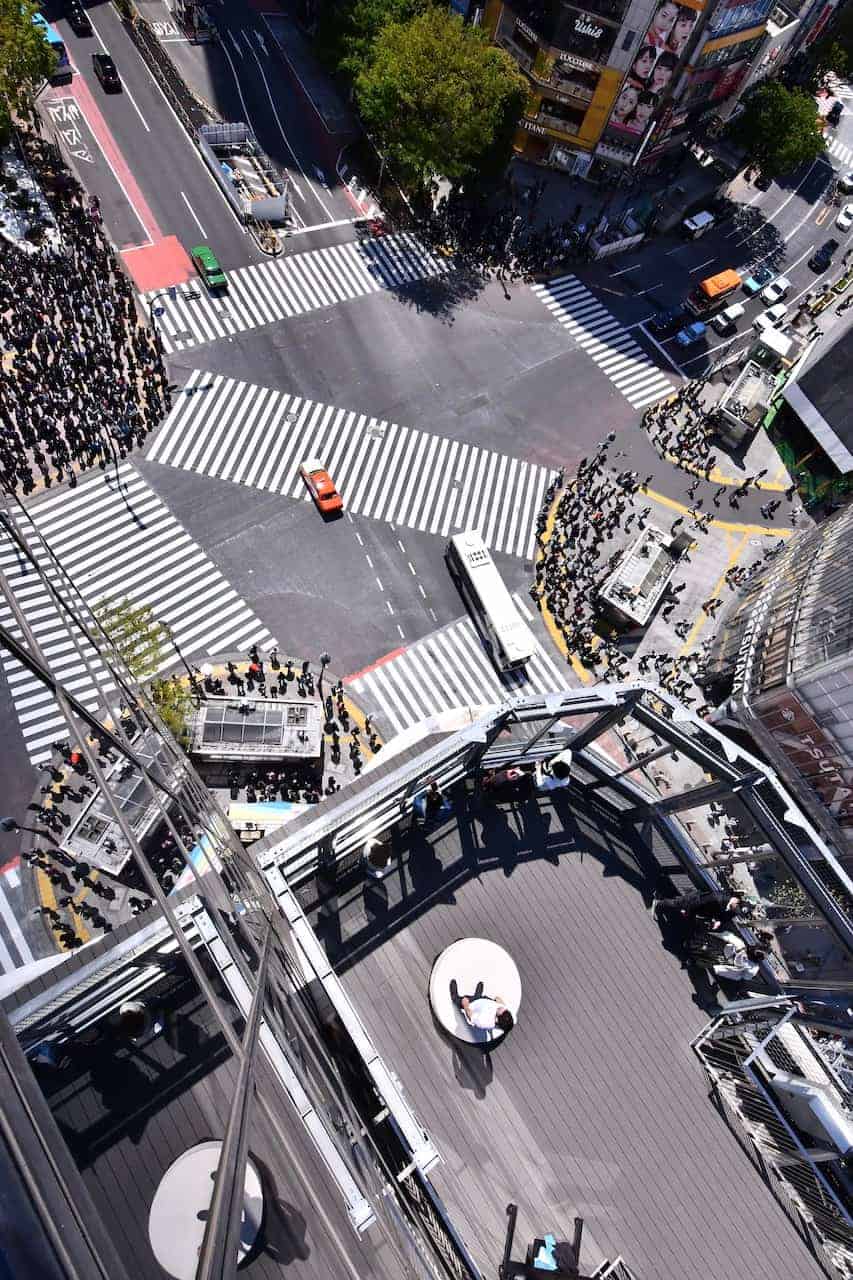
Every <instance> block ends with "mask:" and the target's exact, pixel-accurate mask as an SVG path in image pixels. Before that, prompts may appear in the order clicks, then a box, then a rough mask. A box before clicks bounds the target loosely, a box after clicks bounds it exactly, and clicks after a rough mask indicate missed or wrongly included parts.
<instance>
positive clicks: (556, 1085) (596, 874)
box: [314, 797, 821, 1280]
mask: <svg viewBox="0 0 853 1280" xmlns="http://www.w3.org/2000/svg"><path fill="white" fill-rule="evenodd" d="M658 858H661V859H662V860H663V861H664V862H667V863H669V862H671V861H672V858H671V855H670V856H667V852H666V848H665V846H663V844H662V843H661V846H660V847H655V848H649V846H648V845H647V844H646V843H645V842H644V840H643V839H642V835H641V832H640V831H639V829H638V828H637V826H636V825H635V824H634V823H632V822H629V821H626V822H619V821H614V819H613V817H612V815H611V814H609V813H608V812H607V811H606V810H605V809H604V808H603V807H601V806H598V805H596V803H595V802H594V801H592V802H591V803H583V802H579V801H578V799H577V797H574V798H573V799H572V802H571V804H569V803H568V802H563V801H560V800H558V801H557V802H556V803H555V804H554V805H553V806H550V805H548V806H544V805H543V806H542V807H541V808H540V806H539V803H538V802H537V801H535V800H534V801H530V802H529V803H525V804H521V805H518V806H515V805H512V806H509V807H491V806H489V807H488V808H486V809H485V811H483V812H481V813H480V814H477V815H476V816H475V815H473V814H472V815H471V817H470V818H463V819H461V820H460V822H459V824H458V825H457V824H456V823H452V824H450V825H449V826H448V827H447V828H446V829H445V830H443V831H442V833H441V834H440V836H439V837H438V838H436V839H435V840H431V841H427V840H426V839H423V838H420V839H419V840H416V841H415V842H414V843H413V844H412V847H411V849H410V851H409V853H408V857H407V859H406V860H405V861H404V862H403V864H402V865H401V866H400V869H399V872H397V873H395V874H394V875H392V876H390V877H389V878H388V879H386V880H384V881H382V882H381V883H379V884H367V885H362V884H358V885H357V886H356V887H355V888H354V889H353V891H352V893H351V894H349V895H341V897H340V898H339V899H338V901H337V903H336V904H335V905H334V909H333V908H331V907H330V906H329V904H325V905H324V906H323V907H321V908H320V909H319V910H318V911H317V912H316V913H315V915H314V919H315V922H316V927H317V930H318V932H319V934H320V936H321V938H322V939H323V941H324V943H325V945H326V948H327V950H328V951H329V954H330V957H331V958H332V959H333V961H334V963H335V966H336V969H337V970H338V972H339V973H341V974H342V976H343V982H344V986H345V988H346V991H347V992H348V994H349V995H350V997H351V998H352V1000H353V1002H354V1004H355V1006H356V1008H357V1009H358V1010H359V1012H360V1014H361V1016H362V1018H363V1019H364V1022H365V1024H366V1027H367V1029H368V1032H369V1033H370V1034H371V1035H372V1037H373V1039H374V1042H375V1044H376V1046H377V1048H378V1049H379V1052H380V1053H381V1054H382V1055H383V1057H384V1058H385V1060H386V1061H387V1062H389V1063H390V1064H391V1065H392V1066H393V1068H394V1070H395V1072H396V1073H397V1075H398V1076H399V1080H400V1083H401V1085H402V1087H403V1090H404V1092H405V1094H406V1095H407V1097H408V1098H409V1100H410V1101H411V1103H412V1106H413V1108H414V1110H415V1113H416V1114H417V1116H418V1118H419V1119H420V1120H421V1121H422V1122H423V1124H424V1125H425V1127H426V1128H427V1130H428V1132H429V1133H430V1136H431V1137H432V1139H433V1141H434V1142H435V1145H436V1147H437V1149H438V1151H439V1153H440V1155H441V1157H442V1160H441V1163H440V1164H438V1165H436V1166H435V1167H434V1168H433V1169H432V1170H431V1173H430V1178H431V1180H432V1183H433V1186H434V1187H435V1189H436V1191H437V1193H438V1195H439V1196H440V1197H441V1199H442V1201H443V1203H444V1204H445V1206H446V1208H447V1209H448V1211H449V1214H450V1217H451V1219H452V1220H453V1221H454V1222H455V1223H456V1224H457V1226H458V1228H459V1230H460V1232H461V1234H462V1236H463V1239H464V1240H465V1242H466V1244H467V1245H468V1247H469V1248H470V1251H471V1254H472V1256H473V1258H474V1261H475V1262H476V1263H477V1264H478V1265H479V1266H480V1267H481V1268H482V1270H483V1274H484V1275H486V1276H494V1275H496V1274H497V1267H498V1264H499V1262H500V1259H501V1256H502V1249H503V1240H504V1232H505V1226H506V1205H507V1204H508V1203H509V1202H510V1201H512V1202H515V1203H517V1204H518V1205H519V1219H518V1231H517V1237H516V1238H517V1240H519V1241H523V1242H524V1243H525V1244H526V1243H527V1242H528V1241H529V1240H532V1239H533V1238H534V1236H542V1235H543V1234H544V1233H545V1232H546V1231H552V1232H554V1233H555V1234H556V1236H557V1238H558V1239H570V1238H571V1235H572V1226H573V1220H574V1217H575V1215H580V1216H581V1217H583V1219H584V1223H585V1235H584V1246H583V1251H582V1255H581V1256H582V1262H583V1265H584V1267H587V1268H589V1270H590V1271H591V1270H592V1269H593V1267H594V1266H597V1265H598V1264H599V1263H600V1261H601V1260H602V1258H603V1257H607V1258H610V1259H612V1258H614V1257H616V1256H619V1255H621V1256H622V1257H623V1258H624V1260H625V1262H626V1263H627V1264H628V1266H629V1267H630V1268H631V1270H632V1273H634V1274H636V1275H637V1276H640V1277H649V1280H650V1278H651V1277H654V1278H655V1280H694V1278H695V1280H708V1276H709V1275H710V1274H713V1275H715V1276H719V1277H721V1280H722V1278H725V1280H735V1277H739V1276H742V1275H756V1276H761V1277H762V1280H776V1277H778V1278H779V1280H790V1278H791V1277H792V1276H794V1275H796V1276H797V1280H817V1277H818V1276H819V1275H821V1271H820V1268H819V1267H818V1266H817V1264H816V1263H815V1261H814V1259H813V1258H812V1257H811V1255H810V1253H809V1251H808V1249H807V1248H806V1247H805V1245H804V1244H803V1242H802V1240H801V1239H800V1237H799V1236H798V1235H797V1232H796V1231H795V1229H794V1227H793V1226H792V1225H791V1223H790V1222H789V1220H788V1219H787V1218H786V1217H785V1215H784V1213H783V1212H782V1210H781V1209H780V1208H779V1206H778V1205H777V1203H776V1202H775V1201H774V1199H773V1198H772V1196H771V1195H770V1194H769V1193H768V1191H767V1188H766V1186H765V1185H764V1183H763V1181H762V1179H761V1177H760V1175H759V1174H758V1172H757V1171H756V1169H755V1168H753V1166H752V1165H751V1164H750V1162H749V1160H748V1159H747V1157H746V1155H745V1154H744V1153H743V1151H742V1150H741V1148H740V1147H739V1146H738V1143H737V1141H736V1140H735V1138H734V1136H733V1135H732V1133H731V1132H730V1131H729V1130H728V1129H727V1127H726V1125H725V1124H724V1123H723V1122H722V1120H721V1117H720V1115H719V1113H718V1112H717V1110H716V1109H715V1107H714V1105H713V1103H712V1102H711V1101H710V1099H709V1097H708V1090H707V1085H706V1082H705V1079H704V1077H703V1074H702V1071H701V1069H700V1067H699V1063H698V1062H697V1060H696V1058H695V1057H694V1055H693V1053H692V1052H691V1048H690V1043H691V1040H692V1039H693V1038H694V1037H695V1036H697V1035H698V1033H699V1031H700V1029H701V1028H702V1026H703V1024H704V1023H705V1022H706V1021H707V1015H704V1014H703V1012H702V1009H701V1008H700V1007H699V1004H698V1003H697V995H696V991H695V989H694V987H693V985H692V983H691V981H690V979H689V977H688V975H687V973H686V972H684V971H683V967H682V965H681V963H680V962H679V960H678V959H677V958H676V956H674V955H672V954H670V953H669V952H668V951H667V950H665V949H664V947H663V945H662V942H661V934H660V930H659V928H658V926H657V925H656V923H655V921H654V920H653V918H652V917H651V915H650V911H649V907H650V894H651V887H652V886H653V885H654V884H655V883H656V882H657V879H658V875H659V871H658V863H657V860H658ZM468 936H472V937H488V938H491V939H494V940H495V941H497V942H498V943H499V944H500V945H502V946H503V947H505V948H506V949H507V950H508V951H509V952H510V954H511V955H512V956H513V958H514V959H515V961H516V963H517V965H518V968H519V970H520V974H521V982H522V1003H521V1009H520V1014H519V1019H518V1023H517V1026H516V1027H515V1029H514V1030H513V1032H512V1034H511V1036H510V1037H509V1039H508V1041H507V1042H506V1043H505V1044H503V1045H501V1046H499V1047H498V1048H497V1049H496V1050H495V1051H494V1052H493V1053H492V1054H491V1055H489V1056H485V1057H484V1056H483V1055H482V1054H481V1053H480V1052H479V1051H478V1050H476V1049H470V1050H469V1049H466V1048H465V1047H462V1046H459V1047H457V1046H455V1045H451V1044H449V1043H448V1042H447V1041H446V1040H445V1039H443V1038H442V1037H441V1036H440V1035H439V1033H438V1031H437V1030H436V1028H435V1027H434V1026H433V1024H432V1021H431V1019H430V1014H429V1009H428V1005H427V994H426V993H427V984H428V981H429V976H430V969H431V966H432V963H433V961H434V959H435V957H436V955H437V954H438V953H439V952H440V951H441V950H442V949H443V948H444V947H445V946H447V945H448V944H449V943H451V942H453V941H454V940H456V939H458V938H460V937H468ZM516 1253H519V1254H520V1253H523V1249H519V1248H517V1249H516ZM586 1273H587V1272H586V1271H585V1272H584V1274H586Z"/></svg>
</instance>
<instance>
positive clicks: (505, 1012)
mask: <svg viewBox="0 0 853 1280" xmlns="http://www.w3.org/2000/svg"><path fill="white" fill-rule="evenodd" d="M484 990H485V983H483V982H478V983H477V986H476V988H475V989H474V994H473V996H460V994H459V986H458V984H457V982H456V980H455V979H453V980H452V981H451V983H450V998H451V1000H452V1001H453V1003H454V1004H455V1005H456V1007H457V1009H461V1010H462V1016H463V1017H464V1018H465V1021H466V1022H467V1023H468V1025H469V1027H476V1028H477V1029H478V1030H480V1031H494V1030H498V1031H503V1032H504V1034H506V1032H508V1031H512V1028H513V1027H514V1026H515V1019H514V1018H513V1016H512V1013H511V1012H510V1010H509V1009H508V1008H507V1007H506V1004H505V1003H504V1001H503V999H502V997H501V996H494V997H492V996H486V995H483V992H484Z"/></svg>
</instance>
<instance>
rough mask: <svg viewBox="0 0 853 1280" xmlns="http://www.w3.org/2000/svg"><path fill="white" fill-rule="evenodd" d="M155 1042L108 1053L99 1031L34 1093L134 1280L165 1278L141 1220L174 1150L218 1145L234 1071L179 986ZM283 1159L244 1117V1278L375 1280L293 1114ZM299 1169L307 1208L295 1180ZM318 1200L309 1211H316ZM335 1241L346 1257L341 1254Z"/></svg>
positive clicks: (379, 1258) (381, 1264)
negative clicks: (254, 1234) (250, 1199)
mask: <svg viewBox="0 0 853 1280" xmlns="http://www.w3.org/2000/svg"><path fill="white" fill-rule="evenodd" d="M168 1008H169V1011H170V1017H169V1023H170V1028H169V1032H168V1034H167V1035H158V1036H154V1037H152V1038H151V1039H150V1040H149V1041H148V1042H147V1043H145V1044H143V1045H141V1046H140V1047H139V1048H128V1047H126V1046H121V1047H119V1048H117V1046H116V1044H115V1042H114V1041H112V1040H111V1039H110V1037H109V1036H108V1035H102V1036H100V1037H99V1038H98V1040H97V1041H96V1042H95V1043H93V1044H92V1045H91V1046H82V1045H81V1046H77V1047H76V1048H75V1051H74V1062H73V1064H72V1065H71V1067H69V1068H68V1069H66V1070H63V1071H62V1072H60V1073H51V1074H46V1073H44V1074H43V1075H42V1077H41V1082H42V1087H43V1090H44V1092H45V1095H46V1096H47V1098H48V1101H49V1103H50V1106H51V1110H52V1112H53V1115H54V1117H55V1118H56V1120H57V1122H58V1124H59V1126H60V1128H61V1130H62V1132H63V1135H64V1137H65V1139H66V1141H67V1143H68V1145H69V1147H70V1149H71V1152H72V1154H73V1156H74V1157H75V1160H76V1162H77V1165H78V1167H79V1168H80V1169H81V1170H82V1173H83V1178H84V1181H85V1182H86V1185H87V1187H88V1190H89V1192H90V1194H91V1195H92V1198H93V1200H94V1202H95V1205H96V1207H97V1208H98V1209H99V1210H100V1212H101V1214H102V1216H103V1218H104V1221H105V1223H106V1225H107V1227H108V1229H109V1230H110V1231H111V1232H112V1235H113V1239H114V1243H115V1245H116V1248H117V1249H118V1251H119V1254H120V1255H121V1256H122V1257H123V1259H124V1260H125V1263H126V1265H127V1269H128V1274H129V1275H131V1276H133V1277H134V1280H165V1276H166V1272H164V1271H163V1270H162V1269H161V1268H160V1266H159V1264H158V1262H157V1260H156V1259H155V1257H154V1255H153V1253H152V1251H151V1246H150V1244H149V1241H148V1212H149V1208H150V1205H151V1201H152V1199H153V1197H154V1193H155V1191H156V1189H157V1186H158V1184H159V1182H160V1179H161V1178H162V1176H163V1174H164V1173H165V1171H166V1169H167V1168H168V1167H169V1165H170V1164H171V1163H172V1161H173V1160H174V1159H176V1158H177V1156H179V1155H180V1154H181V1153H182V1152H183V1151H185V1150H186V1149H187V1148H188V1147H191V1146H193V1145H194V1144H195V1143H197V1142H202V1141H204V1140H205V1139H208V1138H221V1137H222V1136H223V1134H224V1130H225V1125H226V1123H227V1119H228V1109H229V1106H230V1103H231V1098H232V1096H233V1092H234V1086H235V1082H236V1077H237V1069H236V1065H235V1062H234V1060H233V1059H232V1058H231V1057H230V1055H229V1052H228V1050H227V1048H226V1047H225V1045H224V1042H223V1039H222V1036H221V1034H220V1033H219V1031H218V1027H217V1026H216V1025H215V1024H214V1020H213V1015H212V1014H211V1013H210V1011H209V1010H208V1009H207V1006H206V1005H205V1004H204V1003H203V1001H202V1000H201V998H200V997H199V996H198V995H197V993H196V992H195V988H194V986H193V985H192V984H191V983H190V982H189V981H185V982H184V983H183V985H182V986H180V987H179V988H178V990H177V992H176V993H175V995H174V996H173V997H170V999H169V1002H168ZM280 1119H281V1121H282V1122H283V1124H284V1126H285V1127H286V1129H287V1130H288V1134H289V1140H288V1143H287V1149H286V1151H281V1150H280V1149H278V1146H277V1141H276V1138H275V1135H273V1134H271V1133H269V1132H268V1131H267V1130H268V1126H267V1124H266V1122H265V1120H264V1118H263V1116H262V1115H260V1116H259V1115H258V1112H257V1109H256V1110H255V1119H254V1122H253V1125H252V1130H251V1139H250V1148H249V1149H250V1154H251V1157H252V1159H253V1160H254V1162H255V1164H256V1166H257V1167H258V1169H259V1172H260V1173H261V1179H262V1183H263V1186H264V1193H265V1197H266V1209H265V1217H264V1224H263V1228H262V1233H261V1238H260V1247H259V1249H258V1251H257V1253H256V1254H255V1256H254V1257H253V1258H252V1259H251V1260H250V1261H249V1262H248V1263H247V1264H246V1265H244V1266H243V1267H242V1268H241V1271H240V1274H241V1275H246V1276H247V1277H249V1280H282V1277H285V1276H286V1277H287V1278H288V1280H309V1278H310V1280H319V1277H326V1276H328V1277H340V1278H341V1280H360V1278H361V1277H365V1278H366V1280H370V1277H378V1276H387V1275H388V1274H389V1273H388V1271H387V1270H386V1266H385V1259H384V1258H383V1255H382V1251H381V1249H380V1250H377V1248H376V1242H375V1240H374V1238H373V1235H372V1233H371V1235H370V1237H369V1238H367V1239H365V1240H364V1241H362V1240H359V1239H357V1238H356V1236H355V1233H354V1232H353V1230H352V1228H351V1226H350V1225H349V1222H348V1221H347V1218H346V1214H345V1212H344V1209H343V1206H342V1202H341V1196H340V1193H339V1192H338V1191H337V1189H336V1188H335V1187H333V1186H332V1185H331V1183H330V1180H329V1177H328V1175H327V1174H326V1172H325V1169H324V1167H323V1165H322V1163H321V1161H320V1159H319V1158H318V1156H317V1155H316V1154H315V1152H314V1148H313V1146H312V1145H311V1143H310V1142H309V1141H308V1139H307V1137H306V1135H305V1133H304V1130H303V1129H302V1128H301V1126H300V1125H299V1123H298V1121H297V1120H296V1117H295V1115H293V1114H292V1113H288V1111H287V1109H286V1107H283V1108H282V1111H281V1113H280ZM300 1169H302V1170H304V1171H305V1172H306V1174H307V1176H308V1180H309V1181H310V1184H311V1186H312V1188H313V1189H314V1190H315V1192H316V1196H317V1200H315V1199H314V1198H312V1196H311V1195H309V1194H308V1193H307V1192H306V1189H305V1185H304V1183H303V1181H302V1179H301V1178H300V1176H299V1171H300ZM318 1203H319V1207H318ZM339 1244H340V1245H343V1248H344V1251H345V1254H346V1256H342V1253H341V1250H340V1248H339Z"/></svg>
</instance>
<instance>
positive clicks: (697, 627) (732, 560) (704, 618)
mask: <svg viewBox="0 0 853 1280" xmlns="http://www.w3.org/2000/svg"><path fill="white" fill-rule="evenodd" d="M748 537H749V535H748V534H746V533H744V534H743V535H742V537H741V539H740V541H739V542H738V543H737V545H736V546H735V548H734V550H733V551H730V552H729V558H728V561H727V562H726V567H725V569H724V570H723V572H722V573H721V574H720V577H719V580H718V582H717V585H716V586H715V587H714V590H713V591H712V592H711V594H710V596H709V597H708V599H709V600H716V599H717V597H718V596H719V595H720V592H721V591H722V590H723V588H724V587H725V585H726V574H727V573H728V571H729V569H732V568H734V566H735V565H736V564H737V562H738V560H739V559H740V557H741V553H742V551H743V549H744V547H745V546H746V542H747V538H748ZM708 621H710V619H709V615H708V614H707V613H705V611H704V609H700V610H699V613H698V615H697V617H696V621H695V622H694V623H693V626H692V627H691V629H690V633H689V635H688V637H687V639H686V640H685V642H684V644H683V645H682V646H681V648H680V649H679V651H678V656H679V658H686V657H687V654H688V653H689V652H690V650H691V649H692V648H693V646H694V644H695V643H696V638H697V636H698V635H699V633H700V631H701V630H702V628H703V627H704V626H705V623H706V622H708Z"/></svg>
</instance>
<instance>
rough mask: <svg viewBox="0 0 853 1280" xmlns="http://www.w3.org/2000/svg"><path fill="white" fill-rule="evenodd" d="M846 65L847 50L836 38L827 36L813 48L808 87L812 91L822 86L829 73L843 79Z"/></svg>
mask: <svg viewBox="0 0 853 1280" xmlns="http://www.w3.org/2000/svg"><path fill="white" fill-rule="evenodd" d="M847 65H848V57H847V50H846V49H845V48H844V47H843V46H842V45H841V44H840V43H839V42H838V41H837V40H835V39H833V38H832V37H829V38H828V39H827V40H825V41H823V42H822V43H820V44H819V45H818V46H817V48H816V50H815V54H814V65H813V68H812V78H811V82H810V86H809V87H810V88H811V89H812V90H814V91H816V90H818V89H822V88H824V86H825V85H826V82H827V79H828V77H829V75H830V73H832V74H834V75H836V76H838V77H839V78H840V79H843V77H844V76H845V75H846V74H847Z"/></svg>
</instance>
